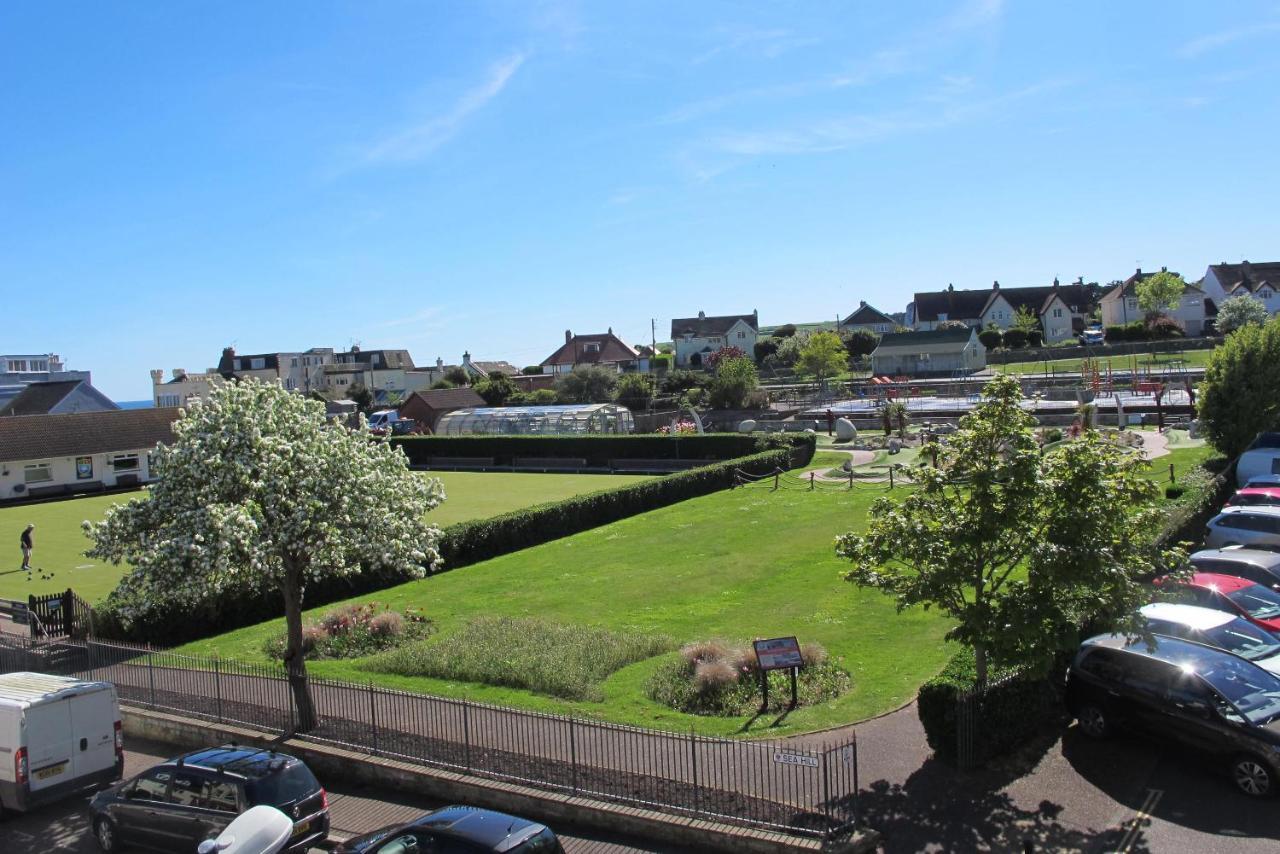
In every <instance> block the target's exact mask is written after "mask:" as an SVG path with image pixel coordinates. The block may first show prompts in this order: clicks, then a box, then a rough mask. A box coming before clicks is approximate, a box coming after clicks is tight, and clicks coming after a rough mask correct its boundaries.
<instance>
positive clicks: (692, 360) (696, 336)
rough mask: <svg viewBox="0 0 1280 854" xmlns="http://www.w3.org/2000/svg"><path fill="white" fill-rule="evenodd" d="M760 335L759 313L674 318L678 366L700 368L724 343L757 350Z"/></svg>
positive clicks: (673, 334)
mask: <svg viewBox="0 0 1280 854" xmlns="http://www.w3.org/2000/svg"><path fill="white" fill-rule="evenodd" d="M759 339H760V315H759V312H756V311H754V310H753V311H752V312H751V313H750V314H726V315H721V316H719V317H708V316H707V313H706V312H704V311H700V312H698V316H697V317H677V318H675V319H674V320H672V321H671V341H672V343H673V344H675V348H676V367H677V368H700V367H702V366H703V364H704V363H705V362H706V360H707V357H708V356H710V355H711V354H712V353H714V352H716V351H717V350H723V349H724V348H725V347H737V348H738V349H740V350H742V351H743V352H744V353H746V354H747V355H748V356H752V355H753V354H754V353H755V349H756V341H758V340H759Z"/></svg>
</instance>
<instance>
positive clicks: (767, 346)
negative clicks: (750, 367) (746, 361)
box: [752, 338, 778, 362]
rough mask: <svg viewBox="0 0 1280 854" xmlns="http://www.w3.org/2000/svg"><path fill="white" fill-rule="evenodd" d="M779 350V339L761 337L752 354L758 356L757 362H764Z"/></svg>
mask: <svg viewBox="0 0 1280 854" xmlns="http://www.w3.org/2000/svg"><path fill="white" fill-rule="evenodd" d="M776 352H778V339H776V338H761V339H760V340H758V341H756V345H755V348H754V350H753V352H752V355H753V356H755V357H756V362H763V361H764V360H765V358H766V357H768V356H772V355H773V354H774V353H776Z"/></svg>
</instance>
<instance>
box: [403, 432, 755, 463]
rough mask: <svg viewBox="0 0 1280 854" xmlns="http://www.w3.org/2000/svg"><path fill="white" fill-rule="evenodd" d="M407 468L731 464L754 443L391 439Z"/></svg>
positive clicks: (646, 438)
mask: <svg viewBox="0 0 1280 854" xmlns="http://www.w3.org/2000/svg"><path fill="white" fill-rule="evenodd" d="M391 443H392V444H393V445H395V446H397V447H399V448H402V449H403V450H404V452H405V454H406V455H407V456H408V457H409V464H410V465H418V466H425V465H427V463H428V461H429V460H430V458H431V457H493V460H494V462H495V463H496V464H497V465H500V466H508V465H511V464H512V462H513V461H514V460H515V458H516V457H580V458H582V459H585V460H586V461H587V466H588V467H590V468H607V467H608V465H609V461H610V460H618V459H633V460H663V459H677V460H706V461H708V462H713V461H720V460H731V459H734V458H735V457H742V456H746V455H747V454H751V453H754V452H755V450H756V446H755V439H754V438H753V437H751V436H744V435H741V434H738V433H704V434H700V435H695V436H688V437H684V438H681V439H680V441H679V442H672V441H670V440H669V439H665V438H663V437H661V436H657V435H652V434H641V435H634V436H606V435H598V436H595V435H586V436H396V437H394V438H393V439H392V440H391Z"/></svg>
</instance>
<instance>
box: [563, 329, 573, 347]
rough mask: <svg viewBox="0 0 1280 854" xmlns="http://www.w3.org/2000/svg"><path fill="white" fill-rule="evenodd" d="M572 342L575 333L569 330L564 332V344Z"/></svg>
mask: <svg viewBox="0 0 1280 854" xmlns="http://www.w3.org/2000/svg"><path fill="white" fill-rule="evenodd" d="M572 340H573V333H572V332H570V331H569V330H568V329H566V330H565V331H564V343H566V344H568V343H569V342H570V341H572Z"/></svg>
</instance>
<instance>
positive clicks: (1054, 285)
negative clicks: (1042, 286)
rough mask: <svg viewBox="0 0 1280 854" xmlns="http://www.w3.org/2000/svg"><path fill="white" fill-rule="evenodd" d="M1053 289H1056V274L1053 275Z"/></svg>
mask: <svg viewBox="0 0 1280 854" xmlns="http://www.w3.org/2000/svg"><path fill="white" fill-rule="evenodd" d="M1053 289H1054V290H1055V291H1056V290H1057V289H1058V277H1057V276H1054V277H1053Z"/></svg>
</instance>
